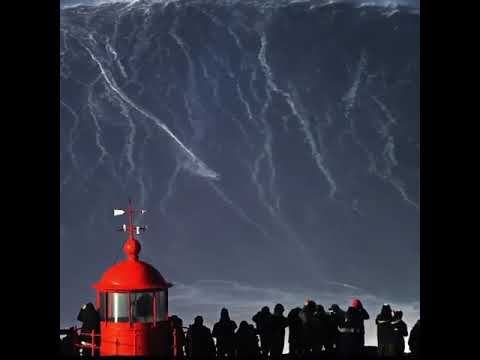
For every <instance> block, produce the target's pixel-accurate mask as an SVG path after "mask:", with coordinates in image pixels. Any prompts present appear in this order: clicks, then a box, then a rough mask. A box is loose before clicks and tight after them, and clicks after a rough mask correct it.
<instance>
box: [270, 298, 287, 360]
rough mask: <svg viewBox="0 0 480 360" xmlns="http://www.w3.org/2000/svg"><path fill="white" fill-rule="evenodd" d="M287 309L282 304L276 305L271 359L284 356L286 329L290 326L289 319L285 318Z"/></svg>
mask: <svg viewBox="0 0 480 360" xmlns="http://www.w3.org/2000/svg"><path fill="white" fill-rule="evenodd" d="M284 311H285V308H284V307H283V305H282V304H277V305H275V308H274V309H273V316H272V348H271V353H270V354H271V357H272V358H273V359H277V358H279V357H280V356H282V354H283V346H284V345H285V328H286V327H287V326H288V322H287V318H286V317H285V316H283V313H284Z"/></svg>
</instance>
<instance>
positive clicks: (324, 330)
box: [313, 304, 331, 357]
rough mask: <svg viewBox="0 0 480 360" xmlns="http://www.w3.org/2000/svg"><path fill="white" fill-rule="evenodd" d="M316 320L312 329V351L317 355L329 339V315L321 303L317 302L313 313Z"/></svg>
mask: <svg viewBox="0 0 480 360" xmlns="http://www.w3.org/2000/svg"><path fill="white" fill-rule="evenodd" d="M313 316H314V318H315V320H316V322H315V329H314V343H313V352H314V354H315V355H316V356H317V357H318V356H319V355H320V353H321V351H322V348H323V347H324V346H325V349H327V347H328V343H329V342H330V341H331V340H330V337H331V336H330V330H331V329H330V328H331V325H330V317H329V316H328V314H327V313H326V312H325V308H324V307H323V305H320V304H318V305H317V307H316V309H315V313H314V314H313Z"/></svg>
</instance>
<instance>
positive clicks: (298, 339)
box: [287, 307, 303, 358]
mask: <svg viewBox="0 0 480 360" xmlns="http://www.w3.org/2000/svg"><path fill="white" fill-rule="evenodd" d="M301 311H302V309H300V308H299V307H296V308H294V309H292V310H290V312H289V313H288V316H287V322H288V348H289V353H290V356H291V357H294V358H300V357H301V356H302V353H303V352H302V326H303V325H302V320H301V319H300V312H301Z"/></svg>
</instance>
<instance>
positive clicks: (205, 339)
mask: <svg viewBox="0 0 480 360" xmlns="http://www.w3.org/2000/svg"><path fill="white" fill-rule="evenodd" d="M187 355H188V357H189V358H190V359H213V358H215V344H214V343H213V338H212V334H211V333H210V329H209V328H208V327H206V326H204V325H203V318H202V317H201V316H197V317H195V320H194V322H193V324H192V325H190V327H189V329H188V332H187Z"/></svg>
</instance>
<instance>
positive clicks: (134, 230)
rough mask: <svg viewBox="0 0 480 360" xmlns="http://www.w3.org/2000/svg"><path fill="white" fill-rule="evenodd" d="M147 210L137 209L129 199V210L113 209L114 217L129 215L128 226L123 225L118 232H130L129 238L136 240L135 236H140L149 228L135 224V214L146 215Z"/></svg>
mask: <svg viewBox="0 0 480 360" xmlns="http://www.w3.org/2000/svg"><path fill="white" fill-rule="evenodd" d="M146 212H147V210H144V209H135V208H134V207H133V205H132V200H131V199H128V208H127V209H126V210H124V209H113V216H121V215H125V214H127V215H128V225H127V224H123V225H122V226H120V227H119V228H117V230H118V231H123V232H128V236H129V238H134V235H135V234H136V235H140V234H141V233H142V232H145V231H147V226H139V225H135V224H134V223H133V221H134V215H135V213H140V214H141V215H143V214H145V213H146Z"/></svg>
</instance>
